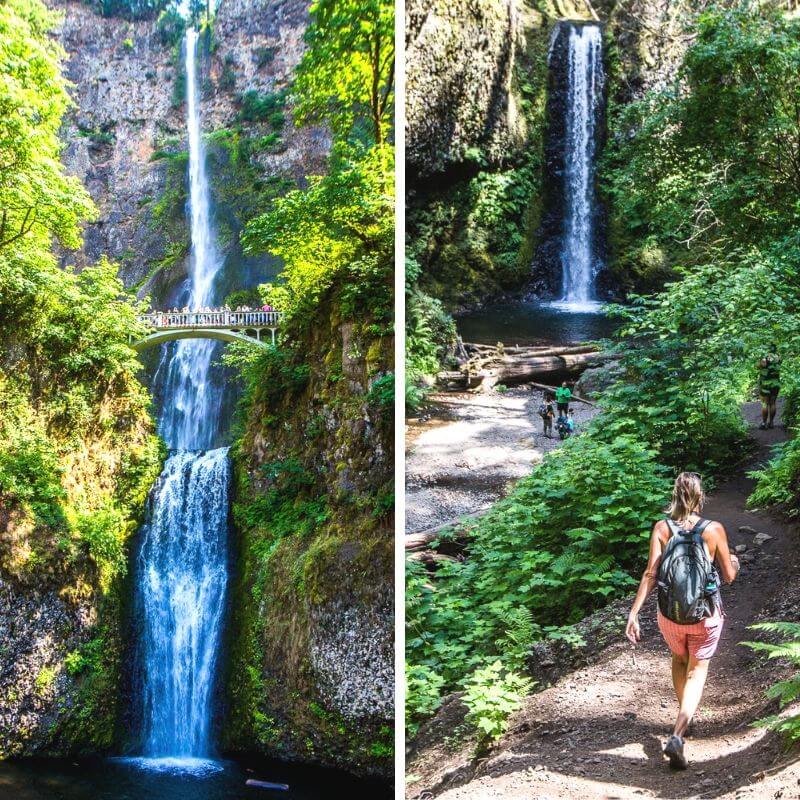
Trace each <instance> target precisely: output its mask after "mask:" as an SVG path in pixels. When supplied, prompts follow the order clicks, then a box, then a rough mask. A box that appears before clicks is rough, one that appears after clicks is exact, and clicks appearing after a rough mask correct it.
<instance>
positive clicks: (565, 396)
mask: <svg viewBox="0 0 800 800" xmlns="http://www.w3.org/2000/svg"><path fill="white" fill-rule="evenodd" d="M570 400H572V390H571V389H570V388H569V384H568V383H567V382H566V381H564V382H563V383H562V384H561V386H559V387H557V388H556V408H557V410H558V415H559V416H560V417H566V416H567V414H568V413H569V402H570Z"/></svg>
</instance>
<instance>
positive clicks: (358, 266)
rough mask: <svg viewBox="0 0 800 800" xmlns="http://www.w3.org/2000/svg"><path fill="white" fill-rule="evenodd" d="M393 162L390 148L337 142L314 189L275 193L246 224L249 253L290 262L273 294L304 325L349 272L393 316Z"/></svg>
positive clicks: (355, 286)
mask: <svg viewBox="0 0 800 800" xmlns="http://www.w3.org/2000/svg"><path fill="white" fill-rule="evenodd" d="M392 164H393V153H392V148H390V147H377V146H373V147H365V146H364V145H360V144H359V145H347V144H344V143H339V144H336V145H334V150H333V152H332V154H331V158H330V164H329V171H328V174H327V175H325V176H324V177H314V176H311V177H310V178H309V181H308V182H309V185H308V188H306V189H295V190H294V191H291V192H289V193H288V194H286V195H285V196H284V197H280V198H278V199H276V200H275V201H274V206H273V210H272V211H270V212H269V213H267V214H265V215H263V216H261V217H257V218H256V219H254V220H252V221H251V222H250V223H249V224H248V225H247V228H246V230H245V235H244V237H243V241H244V246H245V251H246V252H250V253H258V252H263V251H267V252H270V253H272V254H273V255H276V256H279V257H280V258H282V259H283V261H284V265H285V266H284V269H283V272H282V273H281V276H280V282H279V283H277V284H276V285H274V286H271V287H269V288H270V291H269V293H268V297H269V299H270V302H271V304H272V305H274V306H275V307H276V308H280V309H281V310H282V311H284V312H285V313H286V314H287V317H288V318H289V320H291V322H293V323H294V324H297V325H302V324H303V320H304V319H307V318H308V313H309V311H310V310H311V309H313V307H314V306H315V305H316V304H317V303H318V302H319V299H320V297H321V296H322V294H323V293H324V292H325V291H326V290H327V289H328V288H329V287H330V286H331V285H332V283H333V281H334V280H335V279H336V278H337V276H340V274H341V273H343V272H351V273H353V280H352V282H350V281H348V284H350V283H351V285H352V290H351V292H353V293H355V295H356V296H364V295H368V296H370V297H371V298H372V299H373V302H374V301H375V300H379V301H380V305H379V307H378V308H377V309H376V310H378V311H382V312H383V313H384V314H386V315H387V316H388V315H390V314H391V312H392V303H391V278H392V275H393V258H392V252H393V251H392V248H393V243H394V238H393V237H394V200H393V194H392V193H391V188H390V187H391V173H390V170H391V168H392ZM364 277H368V278H370V280H368V281H364V280H363V279H364ZM287 321H288V320H287Z"/></svg>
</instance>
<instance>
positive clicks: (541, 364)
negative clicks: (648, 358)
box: [468, 351, 611, 389]
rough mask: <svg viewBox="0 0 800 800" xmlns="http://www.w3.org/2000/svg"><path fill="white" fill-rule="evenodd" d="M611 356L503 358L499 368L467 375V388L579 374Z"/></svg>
mask: <svg viewBox="0 0 800 800" xmlns="http://www.w3.org/2000/svg"><path fill="white" fill-rule="evenodd" d="M610 357H611V356H610V355H607V354H605V353H598V352H596V351H594V352H591V353H581V354H577V355H563V356H541V357H537V358H528V359H524V360H516V359H504V360H503V361H502V363H500V364H499V365H498V366H494V367H488V368H484V369H481V370H479V371H478V372H477V373H475V374H472V375H470V376H469V379H468V384H469V385H470V388H473V387H478V386H480V388H481V389H491V388H493V387H494V386H496V385H497V384H498V383H502V384H505V385H506V386H514V385H517V384H520V383H531V382H533V381H534V380H535V379H536V378H538V377H539V376H541V375H547V374H552V373H560V372H578V371H582V370H584V369H586V367H588V366H590V365H592V364H600V363H602V362H603V361H607V360H608V359H609V358H610Z"/></svg>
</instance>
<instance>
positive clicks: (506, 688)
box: [462, 660, 533, 742]
mask: <svg viewBox="0 0 800 800" xmlns="http://www.w3.org/2000/svg"><path fill="white" fill-rule="evenodd" d="M532 686H533V683H532V682H531V681H530V680H528V679H527V678H523V677H522V676H521V675H517V674H516V673H515V672H511V671H510V670H507V669H505V668H504V667H503V664H502V663H501V662H500V661H499V660H498V661H495V662H493V663H492V664H489V665H488V666H486V667H483V668H481V669H476V670H475V672H473V673H472V675H470V677H469V678H468V679H467V682H466V691H465V692H464V697H463V698H462V699H463V701H464V705H466V707H467V708H468V709H469V712H468V713H467V721H468V722H470V723H472V724H473V725H474V726H475V727H476V728H477V729H478V732H479V735H480V737H481V739H483V740H488V741H490V742H491V741H494V740H496V739H499V738H500V737H501V736H502V735H503V734H504V733H505V732H506V728H507V727H508V718H509V717H510V716H511V714H513V713H514V712H515V711H516V710H517V709H518V708H519V707H520V705H522V698H523V697H524V696H525V695H526V694H528V692H529V691H530V690H531V687H532Z"/></svg>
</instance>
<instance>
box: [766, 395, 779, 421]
mask: <svg viewBox="0 0 800 800" xmlns="http://www.w3.org/2000/svg"><path fill="white" fill-rule="evenodd" d="M777 406H778V398H777V397H770V398H769V423H768V424H769V426H770V428H771V427H772V423H773V422H775V413H776V411H777V410H778V408H777Z"/></svg>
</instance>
